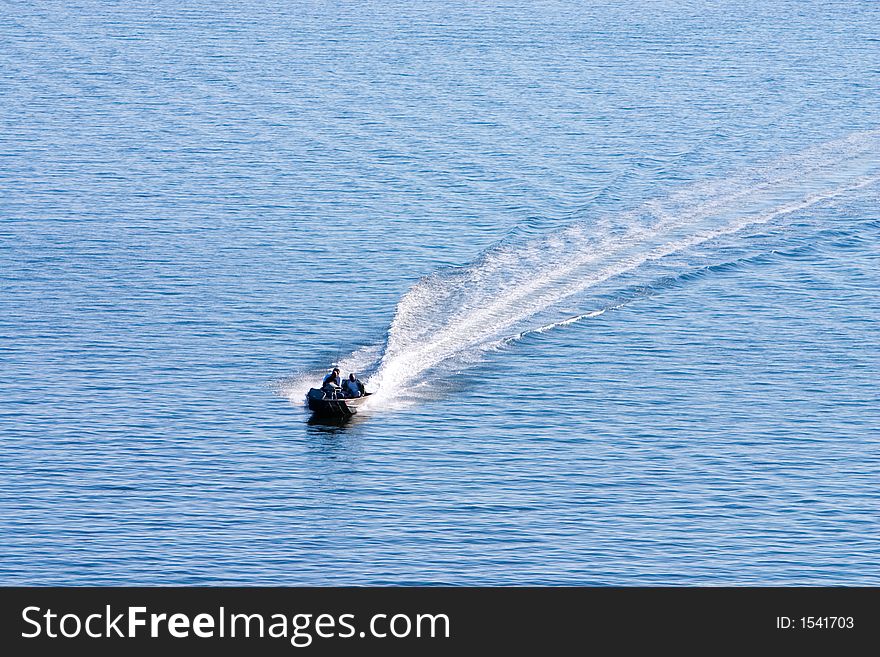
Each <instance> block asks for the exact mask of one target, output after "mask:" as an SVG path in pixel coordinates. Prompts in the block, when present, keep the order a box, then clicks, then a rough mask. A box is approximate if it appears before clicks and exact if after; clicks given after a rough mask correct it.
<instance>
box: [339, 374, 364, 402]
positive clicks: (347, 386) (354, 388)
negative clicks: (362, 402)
mask: <svg viewBox="0 0 880 657" xmlns="http://www.w3.org/2000/svg"><path fill="white" fill-rule="evenodd" d="M342 391H343V392H344V393H345V396H346V397H362V396H363V395H364V392H365V390H364V384H363V383H361V380H360V379H359V378H357V377H356V376H355V375H354V372H352V373H351V374H349V375H348V379H346V381H345V383H343V384H342Z"/></svg>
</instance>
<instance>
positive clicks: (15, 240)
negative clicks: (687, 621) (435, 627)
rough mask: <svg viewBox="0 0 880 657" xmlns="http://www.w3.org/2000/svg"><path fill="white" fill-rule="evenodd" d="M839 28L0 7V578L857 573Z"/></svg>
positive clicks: (580, 16)
mask: <svg viewBox="0 0 880 657" xmlns="http://www.w3.org/2000/svg"><path fill="white" fill-rule="evenodd" d="M878 25H880V6H878V5H877V3H873V2H834V3H829V2H818V1H816V2H801V1H797V2H796V1H794V0H792V1H790V2H786V1H779V0H775V1H770V2H751V1H746V2H727V1H717V2H708V3H696V4H694V5H693V6H691V5H690V4H687V3H678V2H672V1H660V2H651V3H645V4H643V5H642V4H640V5H638V6H636V5H630V4H626V3H611V2H586V3H574V2H571V3H569V2H555V1H548V2H538V3H535V2H518V1H514V2H507V3H465V2H451V3H431V4H428V3H404V2H386V1H376V2H355V3H345V4H343V5H338V4H328V3H312V2H306V3H292V4H291V3H283V2H262V3H248V2H237V3H232V2H212V3H207V2H198V1H196V2H189V3H183V4H182V3H176V2H163V1H160V2H155V3H148V4H146V5H144V6H133V5H131V4H128V3H103V2H92V1H89V0H84V1H81V2H78V3H69V2H49V3H39V4H36V5H34V4H31V3H24V2H3V12H2V13H0V43H2V46H3V47H2V48H0V100H2V102H0V295H2V296H0V299H2V312H0V427H2V433H0V435H2V442H0V450H2V453H0V456H2V458H0V582H2V583H4V584H22V583H32V584H57V583H67V584H222V583H243V584H415V583H419V584H421V583H452V584H618V585H630V584H704V585H705V584H708V585H716V584H874V585H876V584H880V577H878V572H880V538H878V537H880V490H878V488H880V457H878V450H877V446H878V438H880V432H878V429H877V427H878V426H880V392H878V374H877V373H878V371H880V330H878V328H880V301H878V292H880V248H878V240H880V149H878V146H880V130H878V128H880V120H878V116H880V115H878V98H880V34H878V29H877V26H878ZM331 362H340V364H341V365H342V366H343V368H344V370H345V371H346V372H347V371H348V370H351V369H356V370H358V371H359V373H361V375H362V377H363V378H364V379H365V380H367V381H368V386H369V387H370V388H371V389H373V390H375V391H376V393H377V394H376V395H375V397H374V398H373V399H371V400H370V401H369V404H368V406H367V407H366V408H365V409H364V410H363V411H362V412H361V413H360V414H359V415H358V416H356V417H355V418H354V419H353V420H352V421H351V422H349V423H347V424H345V425H342V426H335V425H327V424H321V423H314V422H311V423H310V422H309V414H308V413H307V411H306V410H305V408H304V407H303V404H302V397H303V394H304V392H305V390H307V389H308V387H309V386H310V385H314V383H315V382H316V381H317V380H319V377H320V375H321V373H322V372H323V371H324V368H325V367H326V366H328V365H329V364H330V363H331Z"/></svg>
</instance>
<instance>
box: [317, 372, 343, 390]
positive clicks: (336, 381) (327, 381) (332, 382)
mask: <svg viewBox="0 0 880 657" xmlns="http://www.w3.org/2000/svg"><path fill="white" fill-rule="evenodd" d="M340 383H341V380H340V378H339V368H338V367H334V368H333V371H332V372H330V374H328V375H327V376H325V377H324V381H323V382H322V383H321V390H323V391H324V394H325V395H326V394H330V395H335V394H336V393H337V392H338V391H339V385H340Z"/></svg>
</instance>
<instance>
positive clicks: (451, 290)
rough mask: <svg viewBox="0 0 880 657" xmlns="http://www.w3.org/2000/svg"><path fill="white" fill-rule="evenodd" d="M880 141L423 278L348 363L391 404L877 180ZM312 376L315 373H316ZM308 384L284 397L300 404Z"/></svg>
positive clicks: (796, 159) (695, 188) (741, 178)
mask: <svg viewBox="0 0 880 657" xmlns="http://www.w3.org/2000/svg"><path fill="white" fill-rule="evenodd" d="M878 145H880V131H870V132H862V133H856V134H853V135H850V136H849V137H847V138H845V139H842V140H837V141H834V142H829V143H826V144H823V145H820V146H817V147H814V148H811V149H809V150H807V151H804V152H802V153H800V154H798V155H796V156H792V157H786V158H782V159H779V160H777V161H775V162H773V163H770V164H765V165H764V166H762V167H760V168H755V169H751V170H749V171H745V172H741V173H739V174H737V175H734V176H731V177H729V178H726V179H724V180H722V181H712V182H707V183H698V184H693V185H690V186H688V187H687V188H685V189H684V190H681V191H679V192H676V193H675V194H672V195H671V196H669V197H667V198H664V199H658V200H653V201H651V202H649V203H647V204H645V205H644V206H643V207H642V208H640V209H638V210H636V211H633V212H629V213H625V214H621V215H618V216H612V217H599V218H592V219H585V220H581V221H575V222H573V223H571V224H569V225H567V226H565V227H563V228H561V229H556V230H553V231H552V232H548V233H546V234H541V235H538V236H537V237H536V236H533V235H532V236H530V237H528V238H526V239H519V240H518V239H516V238H511V239H508V240H503V241H501V242H499V243H498V244H496V245H494V246H493V247H491V248H490V249H488V250H487V251H485V252H484V253H483V254H482V255H481V256H480V257H479V258H478V259H477V260H475V261H474V262H473V263H470V264H468V265H466V266H464V267H454V268H450V269H445V270H441V271H438V272H434V273H432V274H430V275H428V276H426V277H424V278H422V279H421V280H420V281H418V282H417V283H416V284H415V285H414V286H413V287H412V288H411V289H410V290H409V291H408V292H407V293H406V294H405V295H404V296H403V298H402V299H401V300H400V302H399V304H398V307H397V311H396V313H395V317H394V319H393V321H392V323H391V326H390V328H389V331H388V336H387V342H386V344H385V345H384V350H382V349H381V348H380V347H375V346H373V347H366V348H362V349H360V350H358V351H356V352H354V353H353V354H351V355H350V356H349V357H347V358H346V359H343V360H342V361H341V362H340V365H341V366H342V369H344V370H349V369H351V370H358V371H370V370H372V371H373V374H372V376H370V377H369V379H368V381H367V385H368V387H369V388H371V389H373V390H375V391H376V395H375V396H374V397H373V398H372V399H371V400H370V405H371V406H374V407H375V406H376V405H382V404H387V403H388V402H389V400H390V399H392V398H398V397H399V396H400V395H401V394H403V393H404V392H406V391H407V390H411V389H412V382H413V381H416V380H418V381H424V380H426V379H429V378H430V376H431V372H432V371H433V370H435V369H438V368H441V369H443V370H444V371H457V370H461V369H462V368H465V367H467V366H468V365H469V364H472V363H474V362H477V361H479V360H480V359H481V357H482V355H483V354H485V353H486V352H487V351H489V350H493V349H496V348H497V347H498V346H499V345H501V344H503V343H505V342H510V341H513V340H516V339H518V338H519V337H522V336H523V335H526V334H529V333H533V332H543V331H546V330H549V329H551V328H553V327H556V326H561V325H565V324H571V323H572V322H575V321H579V320H581V319H588V318H591V317H595V316H597V315H600V314H602V313H603V312H605V311H607V310H609V309H612V308H614V307H618V306H620V305H621V302H620V301H618V302H617V303H607V302H606V304H605V305H604V306H601V307H599V308H594V309H592V310H589V311H585V312H580V313H577V314H574V315H571V313H570V312H569V315H568V316H567V317H563V318H559V316H558V315H559V312H560V308H561V304H563V302H569V303H570V302H572V301H577V300H578V299H579V297H580V296H581V295H583V294H584V293H585V292H587V291H589V290H591V289H592V288H595V287H596V286H598V285H600V284H605V283H606V282H609V281H614V280H615V279H616V277H620V276H621V275H624V274H631V273H632V272H637V271H638V270H640V268H642V267H643V266H645V265H646V264H648V263H652V262H656V261H659V260H661V259H665V258H668V257H669V256H672V255H674V254H679V253H682V252H686V251H688V250H689V249H693V248H695V247H698V246H699V247H704V246H705V245H707V244H711V243H712V241H713V240H717V239H719V238H723V237H725V236H729V235H733V234H735V233H738V232H740V231H743V230H744V229H746V228H748V227H751V226H756V225H760V224H768V223H771V222H774V221H776V220H778V219H780V218H782V217H785V216H786V215H791V214H793V213H796V212H799V211H802V210H805V209H807V208H810V207H812V206H816V205H819V204H822V203H824V202H828V201H831V200H834V199H837V198H838V197H841V196H844V195H846V194H849V193H851V192H853V191H855V190H857V189H859V188H863V187H867V186H871V185H875V184H876V183H877V182H878V181H880V161H878V153H880V151H878ZM681 273H684V272H681ZM554 313H555V315H554ZM551 316H552V317H551ZM380 356H381V357H380ZM315 375H318V376H319V375H320V374H319V373H309V376H310V377H311V380H314V378H315ZM300 388H302V390H300ZM307 388H308V386H307V385H298V386H295V389H294V388H289V389H288V390H287V391H286V393H287V394H289V396H290V397H291V398H292V399H293V398H294V396H296V398H297V399H300V398H301V395H302V394H304V393H305V390H307Z"/></svg>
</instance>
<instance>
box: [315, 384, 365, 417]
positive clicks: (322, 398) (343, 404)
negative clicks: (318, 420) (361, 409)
mask: <svg viewBox="0 0 880 657" xmlns="http://www.w3.org/2000/svg"><path fill="white" fill-rule="evenodd" d="M371 394H373V393H371V392H365V393H364V394H363V395H361V396H360V397H343V396H342V393H341V392H340V393H336V392H333V393H325V392H324V391H323V390H321V389H320V388H312V389H311V390H309V394H307V395H306V399H307V400H308V403H309V408H310V409H311V410H312V411H313V412H314V413H315V414H316V415H327V416H334V417H351V416H352V415H354V414H355V413H357V407H358V406H360V405H361V404H363V403H364V402H365V401H366V399H367V397H369V396H370V395H371Z"/></svg>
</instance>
